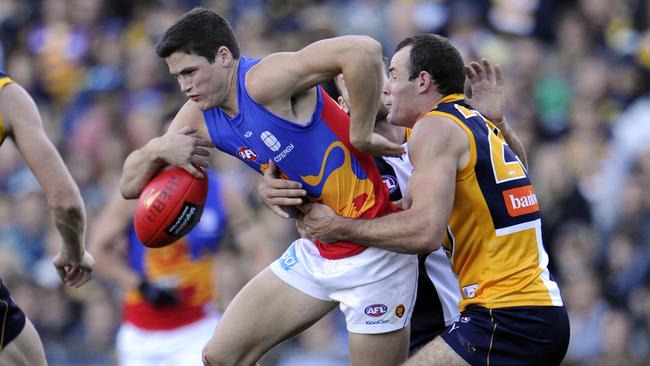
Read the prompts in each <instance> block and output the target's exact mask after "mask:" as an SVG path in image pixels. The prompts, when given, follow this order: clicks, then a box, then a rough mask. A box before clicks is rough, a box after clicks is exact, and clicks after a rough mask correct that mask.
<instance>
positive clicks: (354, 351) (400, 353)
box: [348, 326, 410, 366]
mask: <svg viewBox="0 0 650 366" xmlns="http://www.w3.org/2000/svg"><path fill="white" fill-rule="evenodd" d="M409 333H410V327H408V326H407V327H405V328H402V329H400V330H396V331H393V332H390V333H379V334H361V333H348V335H349V343H350V365H352V366H366V365H368V366H392V365H400V364H402V362H404V361H405V360H406V357H407V356H408V348H409Z"/></svg>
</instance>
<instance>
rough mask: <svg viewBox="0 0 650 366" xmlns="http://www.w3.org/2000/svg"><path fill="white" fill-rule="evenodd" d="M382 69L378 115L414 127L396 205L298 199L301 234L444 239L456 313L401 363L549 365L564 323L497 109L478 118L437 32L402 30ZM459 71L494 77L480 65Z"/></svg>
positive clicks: (419, 244)
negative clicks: (359, 207) (372, 215)
mask: <svg viewBox="0 0 650 366" xmlns="http://www.w3.org/2000/svg"><path fill="white" fill-rule="evenodd" d="M484 66H486V67H487V66H488V65H484ZM389 71H390V78H389V81H388V83H387V84H386V86H385V87H384V93H385V102H386V104H387V107H388V109H389V114H388V120H389V122H391V123H393V124H396V125H400V126H405V127H413V133H412V135H411V137H410V139H409V142H408V145H407V150H408V157H409V159H410V161H411V163H412V165H413V168H414V172H413V174H412V177H411V180H410V182H409V187H408V192H409V197H408V198H407V200H406V202H405V203H406V205H405V207H407V209H406V210H404V211H402V212H398V213H395V214H391V215H388V216H384V217H381V218H378V219H372V220H352V219H346V218H343V217H340V216H336V215H334V214H333V212H331V211H330V210H329V209H327V208H326V207H323V206H321V205H307V206H306V207H305V208H304V213H305V216H304V217H303V218H302V219H301V220H300V221H299V229H300V231H301V233H302V234H303V235H304V236H306V237H308V238H310V239H317V240H320V241H332V240H340V239H347V240H351V241H354V242H359V243H364V244H368V245H371V246H375V247H379V248H383V249H389V250H393V251H397V252H402V253H427V252H430V251H432V250H435V249H437V248H438V247H439V246H440V244H439V243H441V242H443V246H444V248H445V249H446V250H447V252H448V254H449V256H450V258H451V262H452V269H453V271H454V272H455V273H456V274H457V275H458V280H459V287H460V290H461V293H462V296H463V298H462V300H461V302H460V304H459V306H460V310H461V317H460V319H459V320H458V321H457V322H455V323H453V324H452V325H451V326H449V327H448V328H447V329H446V330H445V331H444V332H443V333H442V334H441V336H440V337H437V338H435V339H434V340H433V341H431V342H430V343H429V344H427V345H426V346H425V347H424V348H423V349H422V350H421V351H420V352H419V353H417V354H416V355H415V356H414V357H413V358H412V359H410V360H409V362H408V364H409V365H465V364H467V363H469V364H472V365H489V364H493V365H501V364H520V365H524V364H526V365H529V364H530V365H536V364H540V365H553V364H559V363H560V362H561V360H562V359H563V358H564V354H565V353H566V349H567V346H568V340H569V322H568V318H567V315H566V311H565V309H564V306H563V303H562V299H561V297H560V293H559V289H558V287H557V284H556V283H555V281H554V280H553V278H552V276H551V275H550V273H549V271H548V268H547V265H548V255H547V254H546V252H545V251H544V248H543V243H542V238H541V220H540V217H539V207H538V203H537V197H536V195H535V190H534V187H533V186H532V184H531V183H530V180H529V179H528V173H527V171H526V168H525V167H524V165H523V164H522V162H521V160H520V159H519V158H518V156H517V155H516V154H515V153H514V152H513V150H512V148H511V147H510V146H508V144H507V142H506V140H505V139H504V137H503V134H502V132H501V131H500V130H499V128H498V127H496V126H495V124H494V123H497V125H499V124H500V123H501V122H502V121H501V120H502V116H491V115H490V117H491V118H492V120H489V119H488V118H486V117H484V115H482V114H481V113H479V112H478V111H477V110H475V109H473V108H472V107H471V106H470V105H469V104H467V103H466V102H465V100H464V96H463V94H462V93H463V84H464V81H465V70H464V64H463V60H462V57H461V56H460V54H459V53H458V51H457V50H456V49H455V48H454V47H453V46H452V45H451V44H450V43H449V42H448V41H447V40H446V39H445V38H444V37H441V36H437V35H432V34H420V35H417V36H414V37H410V38H407V39H405V40H404V41H403V42H401V43H400V44H399V45H398V46H397V49H396V53H395V55H394V57H393V59H392V62H391V65H390V69H389ZM468 74H469V75H470V78H471V77H484V76H485V77H487V78H497V77H499V78H500V77H501V76H500V73H499V72H498V69H497V70H496V71H495V70H494V69H492V68H491V67H490V68H487V72H486V73H485V74H477V75H473V74H472V73H471V72H468ZM481 110H482V111H484V112H485V110H483V109H482V108H481ZM499 117H500V118H499ZM493 122H494V123H493Z"/></svg>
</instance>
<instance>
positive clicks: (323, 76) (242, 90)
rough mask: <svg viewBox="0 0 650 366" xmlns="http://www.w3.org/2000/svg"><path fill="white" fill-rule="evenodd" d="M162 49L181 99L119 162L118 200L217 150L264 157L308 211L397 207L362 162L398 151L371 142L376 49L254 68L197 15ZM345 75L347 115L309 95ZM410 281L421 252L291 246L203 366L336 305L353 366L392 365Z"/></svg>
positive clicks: (352, 44)
mask: <svg viewBox="0 0 650 366" xmlns="http://www.w3.org/2000/svg"><path fill="white" fill-rule="evenodd" d="M157 52H158V55H159V56H160V57H161V58H164V59H165V61H166V62H167V66H168V68H169V71H170V73H171V74H172V75H173V76H174V77H176V78H177V80H178V83H179V86H180V89H181V91H182V92H183V93H184V94H185V95H186V96H187V98H188V101H187V103H186V104H185V105H184V106H183V107H182V108H181V110H180V111H179V112H178V114H177V116H176V118H175V119H174V121H173V122H172V125H171V126H170V128H169V130H168V132H167V133H165V135H163V136H161V137H158V138H155V139H153V140H151V141H150V142H149V143H147V144H146V145H145V146H144V147H142V148H141V149H138V150H136V151H134V152H133V153H131V154H130V155H129V157H128V158H127V160H126V162H125V164H124V169H123V174H122V179H121V184H120V187H121V191H122V194H123V196H124V197H125V198H135V197H137V196H138V195H139V193H140V192H141V190H142V188H143V186H144V185H145V183H146V182H147V181H148V180H149V179H150V178H151V177H152V176H153V175H154V174H155V173H156V172H157V171H158V170H160V169H161V168H162V167H164V166H165V165H167V164H171V165H176V166H180V167H184V168H185V169H187V170H188V171H190V172H192V173H193V174H198V172H197V171H196V169H195V168H194V167H193V166H192V164H198V165H206V164H207V163H206V156H207V155H209V153H210V150H209V149H210V148H211V147H214V146H216V147H217V148H219V149H220V150H222V151H224V152H226V153H229V154H231V155H233V156H235V157H236V158H238V159H240V160H241V161H242V162H243V163H245V164H246V165H248V166H249V167H251V168H253V169H254V170H256V171H257V172H260V173H261V172H263V171H264V170H266V169H267V168H268V162H269V160H272V161H273V162H274V163H275V164H276V165H277V166H278V167H279V168H280V170H281V171H282V174H283V175H284V176H286V177H287V178H289V179H293V180H296V181H300V182H301V184H302V185H303V187H304V189H305V190H306V191H307V193H308V197H309V199H310V200H311V201H313V202H316V201H318V202H323V203H325V204H327V205H328V206H329V207H331V208H332V209H334V210H336V212H338V213H340V214H342V215H344V216H349V217H359V218H372V217H378V216H382V215H386V214H388V213H390V212H393V211H394V210H396V207H395V206H394V205H392V204H391V203H390V200H389V197H388V192H387V191H386V190H385V189H383V183H382V181H381V175H380V174H379V172H378V170H377V167H376V166H375V164H374V161H373V158H372V156H370V155H369V153H374V154H380V155H397V156H398V155H400V154H401V153H402V152H403V147H402V146H401V145H399V144H395V143H391V142H389V141H388V140H386V139H385V138H384V137H382V136H381V135H378V134H376V133H373V125H374V117H375V112H376V109H377V106H378V104H379V99H380V95H381V86H382V79H381V67H382V66H381V45H380V44H379V43H378V42H377V41H375V40H373V39H372V38H370V37H367V36H345V37H337V38H331V39H325V40H321V41H318V42H315V43H312V44H310V45H308V46H306V47H305V48H303V49H301V50H299V51H296V52H279V53H273V54H271V55H268V56H267V57H264V58H262V59H253V58H249V57H246V56H243V55H240V50H239V44H238V43H237V40H236V37H235V35H234V32H233V31H232V29H231V27H230V25H229V24H228V22H227V21H226V20H225V19H224V18H223V17H221V16H219V15H218V14H216V13H214V12H212V11H209V10H207V9H195V10H192V11H190V12H188V13H187V14H185V15H184V16H183V17H181V19H179V20H178V21H177V22H176V23H175V24H174V25H172V26H171V27H170V28H169V29H168V30H167V31H166V32H165V34H164V35H163V37H162V38H161V40H160V42H159V43H158V46H157ZM340 73H343V74H344V75H345V77H346V83H347V86H348V89H349V91H350V99H351V102H352V103H353V106H354V107H353V111H352V113H351V114H350V116H348V115H347V114H346V113H345V112H343V111H342V110H341V109H340V108H339V107H338V105H337V104H336V102H335V101H334V100H333V99H332V98H331V97H329V96H328V95H327V93H326V92H325V91H324V90H323V89H322V88H320V87H319V86H318V85H319V84H320V83H321V82H322V81H326V80H330V79H332V78H333V77H334V76H336V75H338V74H340ZM364 152H365V153H364ZM198 175H199V176H200V174H198ZM416 279H417V257H416V256H413V255H407V254H399V253H394V252H389V251H386V250H381V249H376V248H369V247H367V246H363V245H359V244H358V243H354V242H350V241H346V240H342V241H339V242H337V243H334V244H323V243H320V242H318V241H311V240H307V239H304V238H301V239H298V240H296V241H295V242H294V243H292V244H291V245H290V246H289V248H288V249H287V251H286V252H285V253H284V254H283V255H282V256H281V258H279V259H278V260H277V261H275V262H274V263H272V264H271V266H269V267H267V268H266V269H265V270H263V271H262V272H261V273H260V274H259V275H257V276H256V277H255V278H253V279H252V280H251V282H249V284H247V285H246V286H245V287H244V288H243V289H242V291H241V292H240V293H239V294H238V295H237V296H236V298H235V299H234V300H233V302H232V303H231V304H230V306H229V307H228V308H227V309H226V311H225V313H224V315H223V317H222V319H221V321H220V323H219V326H218V327H217V330H216V331H215V334H214V336H213V338H212V339H211V340H210V342H208V345H207V346H206V348H205V350H204V363H205V364H206V365H211V364H214V365H252V364H254V363H255V362H257V360H259V358H260V357H261V356H262V355H263V354H265V353H266V352H267V351H268V350H269V349H271V348H272V347H274V346H275V345H277V344H279V343H281V342H282V341H284V340H286V339H288V338H290V337H292V336H294V335H295V334H297V333H299V332H300V331H302V330H303V329H305V328H307V327H309V326H310V325H312V324H313V323H314V322H316V321H317V320H318V319H320V318H322V317H323V316H324V315H325V314H327V313H328V312H330V311H331V310H332V309H334V308H336V307H339V309H340V310H341V312H343V313H344V315H345V319H346V325H347V329H348V333H349V347H350V361H351V363H352V364H353V365H357V366H358V365H373V366H377V365H387V366H390V365H396V364H399V363H401V362H403V361H404V360H405V359H406V356H407V353H408V336H409V330H408V323H409V319H410V316H411V312H412V308H413V303H414V299H415V288H416V285H417V284H416ZM386 288H392V289H393V291H386V290H385V289H386ZM260 309H263V311H260Z"/></svg>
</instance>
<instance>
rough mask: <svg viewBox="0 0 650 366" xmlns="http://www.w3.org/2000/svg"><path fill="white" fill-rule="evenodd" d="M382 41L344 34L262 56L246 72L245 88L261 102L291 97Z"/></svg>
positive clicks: (317, 82) (323, 80)
mask: <svg viewBox="0 0 650 366" xmlns="http://www.w3.org/2000/svg"><path fill="white" fill-rule="evenodd" d="M372 47H379V48H381V46H379V44H378V43H377V42H376V41H374V40H373V39H372V38H370V37H366V36H344V37H337V38H330V39H324V40H321V41H318V42H314V43H312V44H310V45H308V46H306V47H305V48H303V49H301V50H299V51H296V52H278V53H274V54H271V55H269V56H267V57H265V58H264V59H262V60H261V61H260V62H259V63H258V64H256V65H255V66H253V67H252V68H251V70H250V71H249V72H248V74H247V76H246V88H247V90H248V92H249V94H250V95H251V96H252V97H253V99H255V100H256V101H257V102H258V103H261V104H266V103H268V102H270V101H271V99H278V98H279V97H280V98H282V97H285V98H286V97H291V96H293V95H295V94H298V93H301V92H304V91H305V90H307V89H310V88H312V87H314V86H316V85H318V84H320V83H322V82H325V81H327V80H331V79H333V78H334V77H335V76H336V75H338V74H340V73H342V72H343V69H344V67H345V65H349V64H350V62H351V61H352V62H353V61H354V60H352V59H353V58H354V59H356V58H363V51H364V49H366V48H372Z"/></svg>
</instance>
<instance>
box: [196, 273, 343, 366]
mask: <svg viewBox="0 0 650 366" xmlns="http://www.w3.org/2000/svg"><path fill="white" fill-rule="evenodd" d="M336 305H337V303H336V302H332V301H324V300H320V299H317V298H314V297H311V296H309V295H306V294H305V293H303V292H301V291H298V290H297V289H295V288H293V287H292V286H290V285H288V284H287V283H286V282H284V281H282V280H281V279H280V278H278V277H277V276H276V275H275V274H274V273H273V272H272V271H271V270H270V269H269V268H267V269H265V270H264V271H262V272H261V273H259V274H258V275H257V276H255V278H253V279H252V280H251V281H250V282H249V283H248V284H247V285H246V286H244V288H243V289H242V290H241V291H240V292H239V293H238V294H237V296H235V298H234V299H233V301H232V302H231V303H230V305H229V306H228V308H227V309H226V312H225V313H224V314H223V316H222V318H221V320H220V322H219V325H218V326H217V330H216V331H215V334H214V335H213V336H212V339H211V340H210V342H208V345H207V346H206V348H205V351H204V353H205V354H206V355H207V356H208V359H209V360H210V361H212V362H213V363H216V364H252V363H254V362H256V361H257V360H258V359H259V358H260V357H261V356H262V355H264V353H266V352H267V351H268V350H269V349H271V348H272V347H273V346H275V345H276V344H278V343H280V342H282V341H284V340H285V339H288V338H290V337H292V336H294V335H296V334H298V333H300V332H302V331H303V330H304V329H307V328H308V327H309V326H311V325H312V324H313V323H314V322H316V321H317V320H318V319H320V318H322V317H323V316H324V315H325V314H327V313H328V312H329V311H331V310H332V309H333V308H334V307H335V306H336ZM213 360H214V361H213ZM217 361H218V362H217Z"/></svg>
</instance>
